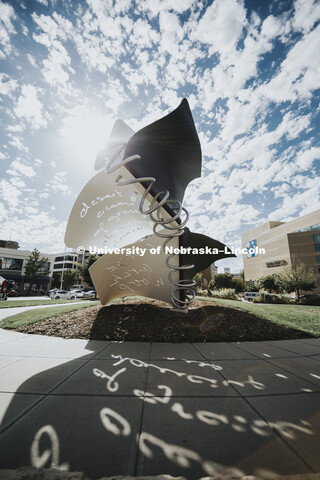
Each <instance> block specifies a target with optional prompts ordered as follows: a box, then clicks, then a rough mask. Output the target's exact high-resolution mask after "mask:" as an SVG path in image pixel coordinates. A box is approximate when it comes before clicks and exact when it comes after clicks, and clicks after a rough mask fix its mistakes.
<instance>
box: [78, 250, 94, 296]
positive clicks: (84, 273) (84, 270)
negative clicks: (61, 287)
mask: <svg viewBox="0 0 320 480" xmlns="http://www.w3.org/2000/svg"><path fill="white" fill-rule="evenodd" d="M98 258H99V257H97V256H96V255H90V257H89V258H88V260H87V261H86V262H85V264H84V265H83V267H82V266H81V267H79V273H80V275H81V278H82V280H83V281H84V282H85V283H87V284H88V285H89V286H90V287H92V288H93V282H92V279H91V276H90V273H89V268H90V267H91V265H93V264H94V262H95V261H96V260H98Z"/></svg>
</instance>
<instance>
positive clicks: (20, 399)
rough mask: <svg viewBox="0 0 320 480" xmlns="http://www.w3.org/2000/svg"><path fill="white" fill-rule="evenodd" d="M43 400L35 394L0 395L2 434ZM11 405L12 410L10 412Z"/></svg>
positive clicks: (0, 428) (0, 430)
mask: <svg viewBox="0 0 320 480" xmlns="http://www.w3.org/2000/svg"><path fill="white" fill-rule="evenodd" d="M41 398H44V397H43V396H41V395H33V394H20V393H19V394H15V393H0V433H1V432H2V431H3V430H5V429H6V428H7V427H8V426H9V425H10V424H12V423H13V422H14V421H16V420H17V418H19V417H21V416H22V415H23V414H24V413H26V412H27V411H28V410H29V409H30V408H31V407H32V406H33V405H35V404H36V403H37V402H39V400H40V399H41ZM13 400H14V401H13ZM10 405H11V408H10V409H9V410H8V407H9V406H10Z"/></svg>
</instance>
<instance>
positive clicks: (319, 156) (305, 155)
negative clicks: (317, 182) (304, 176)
mask: <svg viewBox="0 0 320 480" xmlns="http://www.w3.org/2000/svg"><path fill="white" fill-rule="evenodd" d="M315 160H318V161H319V160H320V148H319V147H311V148H310V149H309V150H305V151H304V152H301V153H300V152H299V153H298V155H297V159H296V164H297V168H300V169H302V170H309V169H310V168H311V167H312V164H313V162H314V161H315Z"/></svg>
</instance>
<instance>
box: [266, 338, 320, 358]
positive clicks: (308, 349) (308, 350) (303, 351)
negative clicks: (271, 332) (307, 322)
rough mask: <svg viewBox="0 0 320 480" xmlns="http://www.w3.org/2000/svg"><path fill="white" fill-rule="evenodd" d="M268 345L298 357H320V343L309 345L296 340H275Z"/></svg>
mask: <svg viewBox="0 0 320 480" xmlns="http://www.w3.org/2000/svg"><path fill="white" fill-rule="evenodd" d="M268 343H269V344H270V345H273V346H275V347H278V348H283V349H284V350H288V351H289V352H294V353H298V354H299V355H305V356H309V355H320V343H319V344H317V343H316V344H313V345H311V344H309V343H305V342H300V341H297V340H276V341H274V342H273V341H272V342H268Z"/></svg>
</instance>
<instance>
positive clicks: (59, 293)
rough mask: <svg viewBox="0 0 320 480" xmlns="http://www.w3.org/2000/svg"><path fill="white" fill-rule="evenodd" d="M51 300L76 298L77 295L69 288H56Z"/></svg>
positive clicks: (51, 294)
mask: <svg viewBox="0 0 320 480" xmlns="http://www.w3.org/2000/svg"><path fill="white" fill-rule="evenodd" d="M50 298H51V300H74V299H75V298H76V295H75V294H74V293H72V292H67V290H54V291H53V292H51V293H50Z"/></svg>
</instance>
